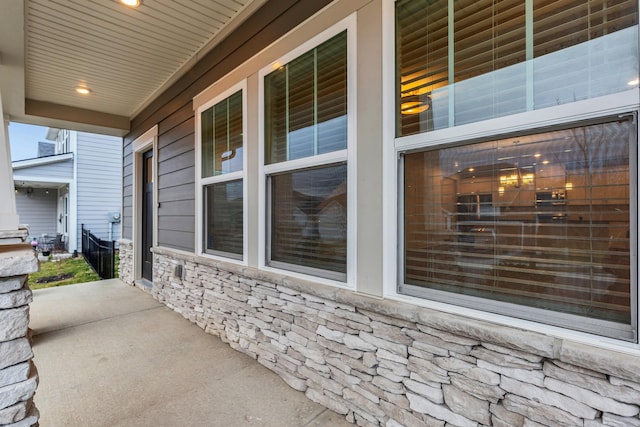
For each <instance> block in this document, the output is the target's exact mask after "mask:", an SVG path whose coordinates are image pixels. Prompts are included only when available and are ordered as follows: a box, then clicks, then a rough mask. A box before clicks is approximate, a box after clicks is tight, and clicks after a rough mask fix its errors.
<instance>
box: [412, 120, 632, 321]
mask: <svg viewBox="0 0 640 427" xmlns="http://www.w3.org/2000/svg"><path fill="white" fill-rule="evenodd" d="M634 126H635V124H634V121H633V120H622V119H620V120H615V121H610V122H605V123H599V124H591V125H584V126H580V127H573V128H569V129H563V130H555V131H548V132H541V133H537V134H530V135H523V136H518V137H514V138H506V139H499V140H494V141H489V142H481V143H475V144H469V145H464V146H457V147H451V148H443V149H438V150H430V151H424V152H415V153H408V154H406V155H405V157H404V159H405V160H404V171H405V172H404V272H403V273H404V283H405V285H403V286H402V287H401V288H402V289H403V291H405V292H406V291H409V292H410V293H415V292H416V289H424V288H427V289H430V290H435V291H446V292H447V293H455V294H462V295H466V296H471V297H480V298H485V299H491V300H494V301H500V302H504V303H513V304H517V305H520V306H528V307H534V308H538V309H545V310H552V311H555V312H559V313H567V314H572V315H578V316H583V317H586V318H590V319H598V320H605V321H611V322H616V323H620V324H625V325H629V324H630V323H631V313H632V310H633V305H634V304H633V303H632V301H631V295H633V292H632V290H631V286H632V283H631V280H630V278H631V262H630V259H631V258H630V257H631V253H630V247H631V245H630V243H631V240H630V236H633V235H634V233H635V232H636V231H635V230H634V229H632V228H633V227H632V222H631V221H630V218H632V217H633V216H635V215H636V208H637V207H634V208H633V209H632V210H630V208H631V205H630V200H635V198H634V197H633V196H632V195H631V194H630V182H635V180H636V177H635V176H631V175H632V174H635V172H633V169H630V158H634V157H633V156H635V154H633V155H632V154H630V153H631V150H632V149H633V147H634V146H635V141H636V131H635V127H634ZM630 156H632V157H630ZM430 295H431V294H430ZM472 300H473V299H470V300H468V301H472ZM465 301H467V300H465ZM461 304H465V303H464V302H461ZM468 304H469V305H470V306H475V307H477V306H478V304H479V303H478V302H477V301H474V302H469V303H468ZM498 311H499V310H498ZM517 312H518V313H520V314H518V315H522V316H524V317H526V315H525V314H522V313H523V311H522V310H519V311H517ZM534 320H539V321H548V320H547V319H546V318H544V317H543V318H540V316H538V318H537V319H534ZM570 326H572V327H574V328H578V329H581V328H583V327H584V326H582V325H570Z"/></svg>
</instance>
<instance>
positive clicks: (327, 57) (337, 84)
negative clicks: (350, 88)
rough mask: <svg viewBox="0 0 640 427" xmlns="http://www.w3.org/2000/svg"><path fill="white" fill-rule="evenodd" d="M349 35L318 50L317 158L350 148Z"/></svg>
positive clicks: (338, 37)
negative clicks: (348, 109)
mask: <svg viewBox="0 0 640 427" xmlns="http://www.w3.org/2000/svg"><path fill="white" fill-rule="evenodd" d="M346 45H347V33H346V32H343V33H342V34H339V35H338V36H336V39H335V42H334V43H329V44H323V45H321V46H318V73H317V83H316V86H317V93H318V95H317V105H318V106H317V123H318V154H323V153H330V152H332V151H338V150H344V149H345V148H347V49H346V48H345V46H346Z"/></svg>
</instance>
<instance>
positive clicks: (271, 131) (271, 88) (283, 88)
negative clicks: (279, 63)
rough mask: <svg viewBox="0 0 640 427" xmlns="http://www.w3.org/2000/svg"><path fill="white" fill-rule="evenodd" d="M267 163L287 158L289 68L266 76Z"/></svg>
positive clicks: (281, 68)
mask: <svg viewBox="0 0 640 427" xmlns="http://www.w3.org/2000/svg"><path fill="white" fill-rule="evenodd" d="M264 96H265V113H264V116H265V138H264V139H265V153H264V156H265V163H267V164H269V163H277V162H283V161H285V160H287V68H286V67H280V68H278V69H277V70H276V71H274V72H272V73H271V74H269V75H267V76H265V78H264Z"/></svg>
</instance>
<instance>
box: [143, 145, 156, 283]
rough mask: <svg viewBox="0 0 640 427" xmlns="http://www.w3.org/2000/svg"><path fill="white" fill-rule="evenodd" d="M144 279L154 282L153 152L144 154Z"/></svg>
mask: <svg viewBox="0 0 640 427" xmlns="http://www.w3.org/2000/svg"><path fill="white" fill-rule="evenodd" d="M141 237H142V277H143V278H144V279H147V280H149V281H153V256H152V253H151V247H152V246H153V150H149V151H146V152H145V153H143V154H142V236H141Z"/></svg>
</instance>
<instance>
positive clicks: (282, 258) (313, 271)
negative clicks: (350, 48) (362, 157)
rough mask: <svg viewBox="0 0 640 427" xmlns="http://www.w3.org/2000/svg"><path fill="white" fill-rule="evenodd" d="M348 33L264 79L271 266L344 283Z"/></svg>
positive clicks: (328, 38)
mask: <svg viewBox="0 0 640 427" xmlns="http://www.w3.org/2000/svg"><path fill="white" fill-rule="evenodd" d="M340 27H341V28H340ZM347 27H348V26H347ZM348 31H350V30H349V29H347V28H345V25H339V26H337V27H334V28H333V29H331V30H328V33H329V34H326V33H325V34H323V35H321V37H322V40H323V41H322V42H320V43H317V44H315V45H314V46H313V47H310V48H309V47H308V48H306V49H305V50H304V51H302V53H301V54H296V55H294V56H293V57H291V56H292V55H290V57H288V58H285V59H284V60H281V61H278V62H276V63H274V65H273V66H272V67H270V68H268V69H265V70H263V73H262V74H261V75H262V77H263V90H264V110H263V111H264V115H263V131H264V150H263V154H264V155H263V160H264V168H263V170H264V178H265V187H266V198H265V199H266V200H265V202H266V203H265V204H266V207H265V211H266V218H265V229H266V239H265V240H266V248H265V249H266V250H265V264H266V265H267V266H270V267H274V268H282V269H286V270H289V271H294V272H298V273H303V274H309V275H314V276H318V277H323V278H327V279H331V280H336V281H342V282H345V281H346V280H347V252H348V251H347V246H348V242H347V240H348V239H347V235H348V228H349V227H348V225H349V224H348V217H349V215H348V212H349V208H348V200H350V196H349V194H348V193H349V191H348V188H349V185H348V180H347V177H348V165H347V163H348V149H349V131H348V129H349V125H348V122H349V120H348V114H347V112H348V110H349V108H348V103H349V102H351V100H350V99H348V92H349V90H348V89H349V88H348V85H347V81H348V69H347V65H348V64H347V62H348V61H347V57H348V55H347V45H348V44H349V43H348V40H349V35H348V33H347V32H348Z"/></svg>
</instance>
